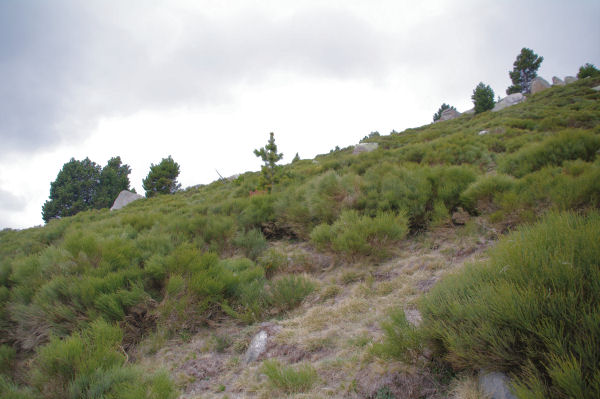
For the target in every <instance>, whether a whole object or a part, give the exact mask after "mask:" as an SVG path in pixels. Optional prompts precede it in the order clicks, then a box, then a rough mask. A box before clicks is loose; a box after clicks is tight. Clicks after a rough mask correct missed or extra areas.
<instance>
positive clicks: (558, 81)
mask: <svg viewBox="0 0 600 399" xmlns="http://www.w3.org/2000/svg"><path fill="white" fill-rule="evenodd" d="M564 85H565V81H564V80H562V79H561V78H559V77H558V76H553V77H552V86H564Z"/></svg>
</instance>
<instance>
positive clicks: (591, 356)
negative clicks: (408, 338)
mask: <svg viewBox="0 0 600 399" xmlns="http://www.w3.org/2000/svg"><path fill="white" fill-rule="evenodd" d="M598 237H600V213H598V212H592V213H590V214H589V215H588V216H577V215H574V214H569V213H566V214H551V215H549V216H548V217H547V218H546V219H545V220H544V221H543V222H541V223H539V224H537V225H535V226H532V227H525V228H522V229H520V230H519V231H517V232H515V233H512V234H511V235H509V236H508V237H506V238H504V239H503V240H502V241H501V242H500V243H498V245H497V246H496V247H495V248H494V249H493V250H492V251H491V253H490V260H489V262H487V263H484V264H473V265H469V266H467V267H466V268H465V269H464V270H462V271H461V272H459V273H457V274H454V275H450V276H448V277H447V278H445V279H443V280H442V281H441V282H440V283H438V284H437V285H436V286H435V287H434V288H433V290H432V291H431V292H430V293H429V294H428V295H426V296H425V298H424V300H423V301H422V303H421V311H422V314H423V324H422V327H421V333H422V334H423V336H424V337H425V339H426V340H427V342H429V343H430V345H432V347H433V348H434V349H435V351H436V353H437V355H438V356H441V357H443V358H444V359H446V360H447V361H449V362H450V363H451V364H452V365H453V366H454V367H455V368H456V369H464V368H468V369H473V370H479V369H482V368H483V369H488V370H500V371H507V372H510V373H512V374H514V376H515V377H516V380H517V384H516V385H517V392H518V394H519V397H532V398H533V397H535V398H541V397H577V398H596V397H598V396H600V375H599V374H598V365H599V364H600V346H599V345H598V342H600V330H599V329H598V326H599V325H600V311H599V310H598V306H597V304H598V303H600V283H599V282H600V265H599V263H598V259H600V241H599V240H598ZM396 324H397V323H396ZM397 335H398V334H390V333H389V332H388V337H389V340H390V341H391V342H394V341H399V342H400V344H399V348H403V347H406V345H404V344H403V342H404V341H403V339H400V340H398V339H396V336H397ZM400 337H401V338H402V335H400Z"/></svg>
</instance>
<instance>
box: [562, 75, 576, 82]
mask: <svg viewBox="0 0 600 399" xmlns="http://www.w3.org/2000/svg"><path fill="white" fill-rule="evenodd" d="M573 82H577V78H576V77H575V76H565V83H566V84H569V83H573Z"/></svg>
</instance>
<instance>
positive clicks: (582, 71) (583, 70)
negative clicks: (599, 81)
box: [577, 62, 600, 79]
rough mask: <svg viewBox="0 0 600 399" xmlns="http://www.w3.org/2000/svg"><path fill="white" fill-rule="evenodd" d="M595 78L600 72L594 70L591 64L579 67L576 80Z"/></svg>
mask: <svg viewBox="0 0 600 399" xmlns="http://www.w3.org/2000/svg"><path fill="white" fill-rule="evenodd" d="M596 76H600V70H599V69H598V68H596V67H595V66H594V65H593V64H590V63H589V62H588V63H587V64H585V65H583V66H581V67H579V73H578V74H577V78H579V79H583V78H587V77H590V78H593V77H596Z"/></svg>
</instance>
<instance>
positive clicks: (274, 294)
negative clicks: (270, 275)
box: [269, 274, 315, 311]
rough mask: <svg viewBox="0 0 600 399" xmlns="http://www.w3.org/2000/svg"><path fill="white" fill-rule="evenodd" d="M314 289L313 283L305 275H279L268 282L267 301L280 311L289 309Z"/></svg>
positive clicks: (298, 303)
mask: <svg viewBox="0 0 600 399" xmlns="http://www.w3.org/2000/svg"><path fill="white" fill-rule="evenodd" d="M314 290H315V284H314V283H313V282H312V281H311V280H309V279H308V278H307V277H305V276H302V275H294V274H290V275H287V276H281V277H278V278H276V279H275V280H273V281H271V282H270V283H269V302H270V304H271V306H273V307H275V308H276V309H278V310H280V311H286V310H290V309H293V308H295V307H296V306H298V305H300V303H301V302H302V301H303V300H304V298H306V296H307V295H309V294H311V293H312V292H313V291H314Z"/></svg>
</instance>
